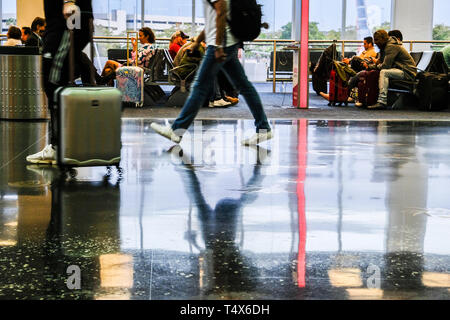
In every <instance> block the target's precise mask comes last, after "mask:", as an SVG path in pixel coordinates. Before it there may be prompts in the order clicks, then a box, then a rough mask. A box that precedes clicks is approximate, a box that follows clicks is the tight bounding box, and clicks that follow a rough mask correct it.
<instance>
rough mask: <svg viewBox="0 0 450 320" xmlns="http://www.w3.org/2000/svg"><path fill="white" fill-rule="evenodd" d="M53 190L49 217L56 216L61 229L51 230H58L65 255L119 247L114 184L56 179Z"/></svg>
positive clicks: (92, 254) (114, 250)
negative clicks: (52, 202)
mask: <svg viewBox="0 0 450 320" xmlns="http://www.w3.org/2000/svg"><path fill="white" fill-rule="evenodd" d="M53 191H54V192H55V195H54V197H55V199H54V200H55V201H56V202H54V204H53V205H54V207H53V210H56V211H52V218H53V219H55V218H58V217H59V218H60V228H61V229H60V230H55V232H58V233H60V236H61V241H62V250H63V253H64V255H65V256H70V257H98V256H99V255H104V254H111V253H117V252H118V251H119V250H120V241H119V239H120V232H119V216H120V188H119V186H118V185H114V184H112V183H110V182H108V183H105V182H103V181H99V182H84V181H83V182H80V181H60V182H58V185H57V189H55V187H53ZM100 199H101V200H100ZM99 240H101V241H99Z"/></svg>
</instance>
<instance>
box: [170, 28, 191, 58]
mask: <svg viewBox="0 0 450 320" xmlns="http://www.w3.org/2000/svg"><path fill="white" fill-rule="evenodd" d="M187 39H189V36H187V35H186V34H185V33H184V32H183V31H177V32H175V33H174V34H173V35H172V37H171V39H170V45H169V53H170V56H171V57H172V59H175V57H176V55H177V53H178V51H180V49H181V47H182V46H184V45H185V44H186V41H187Z"/></svg>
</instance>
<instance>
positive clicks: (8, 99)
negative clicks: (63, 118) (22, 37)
mask: <svg viewBox="0 0 450 320" xmlns="http://www.w3.org/2000/svg"><path fill="white" fill-rule="evenodd" d="M41 66H42V56H41V55H40V53H39V48H37V47H0V119H8V120H44V119H49V114H48V110H47V97H46V95H45V92H44V89H43V80H42V71H41V70H42V68H41Z"/></svg>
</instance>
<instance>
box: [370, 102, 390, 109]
mask: <svg viewBox="0 0 450 320" xmlns="http://www.w3.org/2000/svg"><path fill="white" fill-rule="evenodd" d="M367 109H370V110H384V109H386V105H385V104H383V103H380V102H378V103H376V104H374V105H372V106H368V107H367Z"/></svg>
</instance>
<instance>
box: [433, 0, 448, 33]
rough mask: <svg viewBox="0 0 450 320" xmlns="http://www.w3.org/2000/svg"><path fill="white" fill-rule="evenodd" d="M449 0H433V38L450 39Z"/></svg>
mask: <svg viewBox="0 0 450 320" xmlns="http://www.w3.org/2000/svg"><path fill="white" fill-rule="evenodd" d="M449 12H450V1H448V0H434V19H433V23H434V29H433V40H450V19H449V17H448V13H449Z"/></svg>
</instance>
